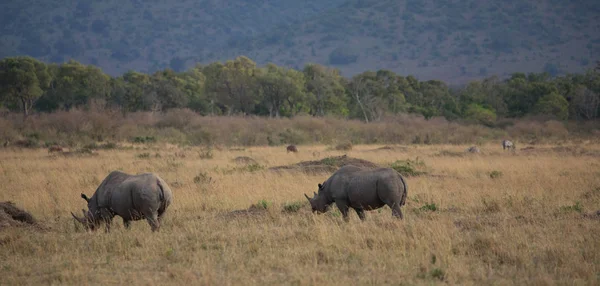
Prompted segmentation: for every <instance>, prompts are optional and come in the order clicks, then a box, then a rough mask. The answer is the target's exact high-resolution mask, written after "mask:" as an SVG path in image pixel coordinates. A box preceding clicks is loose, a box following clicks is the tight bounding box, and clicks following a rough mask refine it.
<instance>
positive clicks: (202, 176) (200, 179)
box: [194, 172, 212, 184]
mask: <svg viewBox="0 0 600 286" xmlns="http://www.w3.org/2000/svg"><path fill="white" fill-rule="evenodd" d="M211 181H212V178H211V177H210V176H209V175H208V174H207V173H205V172H202V173H199V174H198V175H197V176H195V177H194V183H195V184H206V183H210V182H211Z"/></svg>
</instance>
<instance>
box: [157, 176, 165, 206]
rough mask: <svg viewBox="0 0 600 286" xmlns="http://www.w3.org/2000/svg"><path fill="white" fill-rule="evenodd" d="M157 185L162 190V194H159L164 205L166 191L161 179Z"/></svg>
mask: <svg viewBox="0 0 600 286" xmlns="http://www.w3.org/2000/svg"><path fill="white" fill-rule="evenodd" d="M156 184H157V185H158V188H159V189H160V193H159V194H158V196H159V198H160V201H161V202H163V203H164V202H165V189H164V187H163V185H162V184H161V183H160V180H159V179H157V180H156Z"/></svg>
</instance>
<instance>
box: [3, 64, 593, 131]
mask: <svg viewBox="0 0 600 286" xmlns="http://www.w3.org/2000/svg"><path fill="white" fill-rule="evenodd" d="M92 103H101V104H104V105H106V106H107V107H111V108H118V109H120V110H121V111H122V112H124V113H127V112H136V111H166V110H168V109H171V108H189V109H191V110H193V111H195V112H197V113H199V114H202V115H236V114H246V115H250V114H251V115H259V116H268V117H293V116H295V115H298V114H309V115H312V116H326V115H333V116H337V117H343V118H358V119H361V120H364V121H366V122H371V121H378V120H380V119H382V118H383V117H384V116H386V115H393V114H398V113H417V114H421V115H423V116H424V117H425V118H431V117H434V116H443V117H445V118H447V119H448V120H457V119H460V120H467V121H472V122H477V123H481V124H485V125H493V124H494V122H496V120H497V119H498V118H520V117H524V116H531V115H533V116H535V115H542V116H545V117H548V116H550V117H553V118H555V119H559V120H566V119H577V120H594V119H597V118H598V115H599V112H600V63H599V64H598V67H597V68H596V69H594V70H588V71H587V72H585V73H580V74H567V75H564V76H559V77H551V76H550V75H549V74H547V73H529V74H525V73H514V74H512V75H511V76H509V77H508V78H506V79H500V78H498V77H496V76H493V77H488V78H485V79H483V80H476V81H472V82H470V83H468V84H466V85H464V86H461V87H450V86H449V85H448V84H446V83H444V82H443V81H439V80H427V81H419V80H418V79H416V78H415V77H413V76H402V75H398V74H396V73H394V72H392V71H389V70H378V71H365V72H363V73H361V74H357V75H355V76H353V77H351V78H345V77H343V76H342V75H341V74H340V72H339V70H337V69H335V68H331V67H327V66H323V65H319V64H307V65H305V66H304V68H303V69H302V70H295V69H291V68H286V67H281V66H277V65H275V64H267V65H266V66H264V67H259V66H257V64H256V63H255V62H253V61H252V60H251V59H249V58H247V57H245V56H240V57H238V58H236V59H234V60H229V61H226V62H224V63H222V62H215V63H211V64H208V65H205V66H202V65H199V64H198V65H196V66H194V67H192V68H190V69H188V70H186V71H184V72H175V71H173V70H170V69H165V70H161V71H157V72H155V73H152V74H145V73H139V72H135V71H129V72H127V73H125V74H123V75H122V76H117V77H111V76H109V75H107V74H105V73H104V72H103V71H102V70H101V69H100V68H98V67H96V66H93V65H83V64H81V63H79V62H77V61H74V60H71V61H68V62H65V63H62V64H46V63H43V62H40V61H38V60H36V59H34V58H31V57H10V58H4V59H2V60H1V61H0V107H4V108H6V109H8V110H11V111H20V112H22V113H23V114H24V115H25V116H27V115H28V114H30V113H31V112H32V111H35V112H53V111H57V110H69V109H72V108H86V107H88V106H89V105H90V104H92Z"/></svg>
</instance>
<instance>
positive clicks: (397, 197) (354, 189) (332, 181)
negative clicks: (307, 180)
mask: <svg viewBox="0 0 600 286" xmlns="http://www.w3.org/2000/svg"><path fill="white" fill-rule="evenodd" d="M318 186H319V193H315V192H313V194H314V196H313V197H312V198H311V197H309V196H308V195H306V194H304V196H305V197H306V199H308V201H309V202H310V205H311V207H312V211H313V213H314V212H317V213H324V212H326V211H327V209H328V207H329V206H330V205H331V204H332V203H334V202H335V204H336V206H337V207H338V209H339V210H340V212H341V213H342V216H343V217H344V220H345V221H349V217H348V209H349V208H353V209H354V210H355V211H356V213H357V214H358V217H359V218H360V219H361V220H363V221H364V220H365V219H366V216H365V210H374V209H378V208H381V207H383V206H384V205H387V206H389V207H390V208H391V209H392V216H394V217H396V218H398V219H403V217H404V216H403V215H402V211H401V210H400V207H401V206H403V205H404V204H405V203H406V195H407V191H408V186H407V185H406V181H405V180H404V178H402V176H401V175H400V174H399V173H398V172H396V170H394V169H391V168H376V169H368V168H361V167H357V166H353V165H346V166H343V167H341V168H340V169H338V170H337V171H336V172H335V173H334V174H333V175H332V176H331V177H330V178H329V179H327V180H326V181H325V182H324V183H323V184H318Z"/></svg>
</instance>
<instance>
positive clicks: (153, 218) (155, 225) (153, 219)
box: [146, 213, 160, 231]
mask: <svg viewBox="0 0 600 286" xmlns="http://www.w3.org/2000/svg"><path fill="white" fill-rule="evenodd" d="M146 220H147V221H148V224H150V227H152V231H158V229H159V228H160V221H158V214H157V213H153V214H150V215H146Z"/></svg>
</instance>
